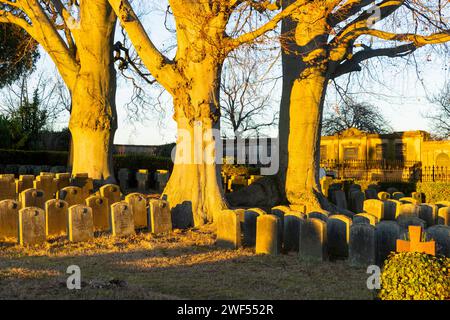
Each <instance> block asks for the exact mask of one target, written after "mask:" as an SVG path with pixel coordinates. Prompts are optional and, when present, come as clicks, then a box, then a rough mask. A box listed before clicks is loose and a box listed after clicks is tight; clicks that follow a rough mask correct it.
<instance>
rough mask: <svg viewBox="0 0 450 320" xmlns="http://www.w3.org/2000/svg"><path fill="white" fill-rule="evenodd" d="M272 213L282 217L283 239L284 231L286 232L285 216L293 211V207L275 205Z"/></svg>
mask: <svg viewBox="0 0 450 320" xmlns="http://www.w3.org/2000/svg"><path fill="white" fill-rule="evenodd" d="M270 211H271V213H272V214H273V215H275V216H277V217H278V218H280V224H281V241H283V232H284V216H285V215H286V214H288V213H290V212H292V210H291V208H289V207H288V206H277V207H273V208H272V209H271V210H270Z"/></svg>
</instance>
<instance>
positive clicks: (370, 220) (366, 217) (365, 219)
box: [353, 213, 378, 226]
mask: <svg viewBox="0 0 450 320" xmlns="http://www.w3.org/2000/svg"><path fill="white" fill-rule="evenodd" d="M356 223H365V224H370V225H372V226H375V225H376V224H377V223H378V219H377V217H375V216H373V215H371V214H370V213H358V214H356V215H354V216H353V224H356Z"/></svg>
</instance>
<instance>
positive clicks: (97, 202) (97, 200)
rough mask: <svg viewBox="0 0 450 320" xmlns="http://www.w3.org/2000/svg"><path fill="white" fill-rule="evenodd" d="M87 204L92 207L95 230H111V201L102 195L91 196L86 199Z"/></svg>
mask: <svg viewBox="0 0 450 320" xmlns="http://www.w3.org/2000/svg"><path fill="white" fill-rule="evenodd" d="M86 206H88V207H90V208H91V209H92V218H93V220H94V230H95V231H109V230H111V226H110V225H109V203H108V199H106V198H104V197H101V196H90V197H89V198H87V199H86Z"/></svg>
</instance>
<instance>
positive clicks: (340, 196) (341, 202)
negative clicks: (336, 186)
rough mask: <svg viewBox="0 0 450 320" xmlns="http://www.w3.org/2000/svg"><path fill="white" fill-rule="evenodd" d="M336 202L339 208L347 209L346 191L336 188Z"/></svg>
mask: <svg viewBox="0 0 450 320" xmlns="http://www.w3.org/2000/svg"><path fill="white" fill-rule="evenodd" d="M334 200H335V202H334V204H335V205H336V206H337V207H338V208H342V209H347V199H346V198H345V192H344V191H342V190H334Z"/></svg>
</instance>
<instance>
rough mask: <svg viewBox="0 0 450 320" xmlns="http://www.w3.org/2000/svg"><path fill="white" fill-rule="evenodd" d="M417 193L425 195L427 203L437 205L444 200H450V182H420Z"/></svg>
mask: <svg viewBox="0 0 450 320" xmlns="http://www.w3.org/2000/svg"><path fill="white" fill-rule="evenodd" d="M417 192H421V193H423V194H424V195H425V201H426V202H428V203H435V202H438V201H442V200H450V183H449V182H419V183H417Z"/></svg>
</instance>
